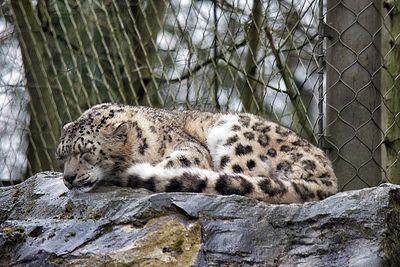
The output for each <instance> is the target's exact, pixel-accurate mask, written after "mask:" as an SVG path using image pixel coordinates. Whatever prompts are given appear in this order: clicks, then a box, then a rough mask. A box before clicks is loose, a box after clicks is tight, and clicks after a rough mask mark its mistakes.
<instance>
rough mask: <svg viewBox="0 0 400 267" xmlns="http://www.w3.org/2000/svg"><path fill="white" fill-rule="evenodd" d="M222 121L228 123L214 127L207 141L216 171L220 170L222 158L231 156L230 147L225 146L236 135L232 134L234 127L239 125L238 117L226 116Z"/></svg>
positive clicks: (208, 134) (209, 132)
mask: <svg viewBox="0 0 400 267" xmlns="http://www.w3.org/2000/svg"><path fill="white" fill-rule="evenodd" d="M221 120H224V121H226V123H224V124H222V125H216V126H214V127H212V128H211V129H210V130H209V131H208V133H207V139H206V142H207V147H208V150H209V151H210V154H211V158H212V160H213V164H214V168H215V169H216V170H218V169H219V165H220V159H221V157H222V156H224V155H227V154H230V151H229V147H226V146H224V144H225V143H226V141H227V140H228V139H229V138H230V137H232V136H233V135H234V133H233V134H232V127H233V125H235V124H238V116H237V115H230V114H229V115H224V116H222V117H221V118H220V119H219V120H218V121H221ZM218 121H217V123H218ZM229 133H231V134H229Z"/></svg>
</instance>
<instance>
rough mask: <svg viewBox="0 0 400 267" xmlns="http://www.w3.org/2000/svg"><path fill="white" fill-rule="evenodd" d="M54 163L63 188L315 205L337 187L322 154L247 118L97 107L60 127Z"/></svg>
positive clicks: (289, 134) (271, 126)
mask: <svg viewBox="0 0 400 267" xmlns="http://www.w3.org/2000/svg"><path fill="white" fill-rule="evenodd" d="M57 157H58V158H59V159H60V160H62V162H63V164H64V183H65V185H66V186H67V187H68V188H81V189H87V190H90V189H91V188H93V187H94V186H96V185H97V184H115V185H119V186H126V187H132V188H146V189H148V190H151V191H154V192H173V191H174V192H202V193H212V194H222V195H230V194H237V195H244V196H248V197H251V198H255V199H259V200H262V201H266V202H269V203H293V202H305V201H313V200H320V199H323V198H326V197H328V196H330V195H332V194H334V193H335V192H336V188H337V183H336V177H335V175H334V173H333V170H332V166H331V163H330V161H329V160H328V159H327V158H326V156H325V155H324V153H323V152H322V151H321V150H320V149H318V148H316V147H315V146H313V145H311V144H310V143H309V142H307V141H306V140H304V139H303V138H301V137H299V136H297V135H296V134H295V133H294V132H292V131H291V130H289V129H286V128H284V127H282V126H279V125H277V124H275V123H273V122H270V121H266V120H264V119H262V118H260V117H258V116H255V115H251V114H243V113H242V114H222V113H208V112H199V111H184V112H178V111H167V110H162V109H154V108H147V107H132V106H124V105H118V104H101V105H97V106H95V107H93V108H91V109H89V110H87V111H86V112H84V113H83V114H82V116H81V117H80V118H79V119H77V120H76V121H74V122H71V123H69V124H67V125H65V126H64V129H63V133H62V135H61V138H60V143H59V145H58V148H57Z"/></svg>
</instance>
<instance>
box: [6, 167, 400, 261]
mask: <svg viewBox="0 0 400 267" xmlns="http://www.w3.org/2000/svg"><path fill="white" fill-rule="evenodd" d="M107 190H109V191H107ZM107 190H106V189H104V190H99V191H98V192H93V193H72V192H70V191H68V190H67V189H66V188H65V187H64V185H63V183H62V180H61V176H60V174H58V173H41V174H39V175H36V176H34V177H32V178H30V179H28V180H27V181H25V182H24V183H22V184H20V185H17V186H14V187H8V188H0V255H1V257H0V266H10V265H14V266H191V265H193V266H363V267H367V266H368V267H369V266H400V187H399V186H395V185H389V184H386V185H382V186H379V187H376V188H371V189H363V190H359V191H352V192H346V193H339V194H337V195H335V196H332V197H330V198H328V199H326V200H323V201H320V202H312V203H306V204H303V205H300V204H292V205H269V204H265V203H262V202H258V201H254V200H251V199H248V198H245V197H240V196H226V197H224V196H212V195H204V194H189V193H164V194H149V193H148V192H146V191H143V190H142V191H140V190H139V191H138V190H131V189H127V188H117V187H113V188H110V189H107Z"/></svg>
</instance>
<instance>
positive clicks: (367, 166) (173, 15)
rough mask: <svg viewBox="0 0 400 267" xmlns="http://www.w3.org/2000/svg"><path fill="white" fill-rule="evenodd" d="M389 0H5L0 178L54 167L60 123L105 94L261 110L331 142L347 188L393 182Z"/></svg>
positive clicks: (0, 29) (0, 24) (395, 126)
mask: <svg viewBox="0 0 400 267" xmlns="http://www.w3.org/2000/svg"><path fill="white" fill-rule="evenodd" d="M353 2H357V3H353ZM388 2H389V1H388ZM394 2H396V1H391V2H390V3H386V2H385V1H384V3H385V7H383V6H382V1H373V0H363V1H350V0H348V1H344V0H342V1H340V0H335V1H323V0H306V1H304V0H263V1H262V0H243V1H240V0H239V1H234V0H232V1H229V0H226V1H225V0H216V1H190V0H170V1H156V0H147V1H128V0H120V1H115V0H86V1H78V0H51V1H44V0H38V1H30V0H15V1H6V2H1V9H0V65H1V66H2V67H1V68H0V122H1V125H0V144H1V146H0V179H1V180H0V185H8V184H14V183H17V182H19V181H21V180H22V179H24V178H26V177H29V176H30V175H32V174H35V173H36V172H39V171H42V170H59V168H58V166H57V163H56V161H55V159H54V151H55V148H56V145H57V139H58V137H59V134H60V129H61V127H62V125H63V124H64V123H66V122H69V121H72V120H74V119H75V118H77V117H78V116H79V114H80V113H81V112H82V111H83V110H85V109H87V108H88V107H90V106H93V105H95V104H97V103H101V102H122V103H127V104H132V105H148V106H156V107H165V108H174V109H201V110H212V111H232V112H242V111H246V112H251V113H256V114H259V115H261V116H263V117H265V118H267V119H270V120H273V121H277V122H279V123H281V124H283V125H285V126H287V127H289V128H292V129H293V130H295V131H296V132H298V133H299V134H300V135H302V136H304V137H306V138H307V139H309V140H311V141H312V142H313V143H315V144H318V145H319V146H321V147H322V148H323V149H325V150H326V152H327V153H328V154H329V156H330V157H331V158H332V160H333V161H334V166H335V170H336V172H337V175H338V177H339V181H340V189H341V190H347V189H352V188H360V187H365V186H373V185H376V184H379V183H380V182H381V181H382V180H387V179H391V180H393V181H396V180H395V179H396V175H397V177H398V178H397V179H400V170H399V168H400V167H399V163H398V158H399V151H400V145H399V144H398V142H399V140H400V133H399V132H400V130H399V123H398V122H399V116H400V115H399V108H398V102H400V98H399V85H398V79H397V76H398V74H399V66H398V65H396V63H397V64H400V63H398V62H400V59H399V58H398V57H399V54H398V52H399V51H398V43H399V40H398V38H399V37H398V35H399V33H400V31H398V29H397V27H399V26H397V25H398V24H396V23H394V22H395V20H398V17H397V13H398V10H399V9H398V7H399V4H397V5H396V4H393V3H394ZM371 18H374V19H371ZM399 23H400V22H399ZM396 57H397V58H396ZM382 88H384V89H382Z"/></svg>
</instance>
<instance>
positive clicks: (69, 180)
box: [64, 174, 76, 184]
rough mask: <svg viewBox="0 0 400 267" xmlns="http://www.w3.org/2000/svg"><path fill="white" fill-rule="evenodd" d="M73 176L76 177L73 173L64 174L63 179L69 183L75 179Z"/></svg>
mask: <svg viewBox="0 0 400 267" xmlns="http://www.w3.org/2000/svg"><path fill="white" fill-rule="evenodd" d="M75 178H76V174H75V175H64V180H65V181H66V182H67V183H69V184H72V182H73V181H74V180H75Z"/></svg>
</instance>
